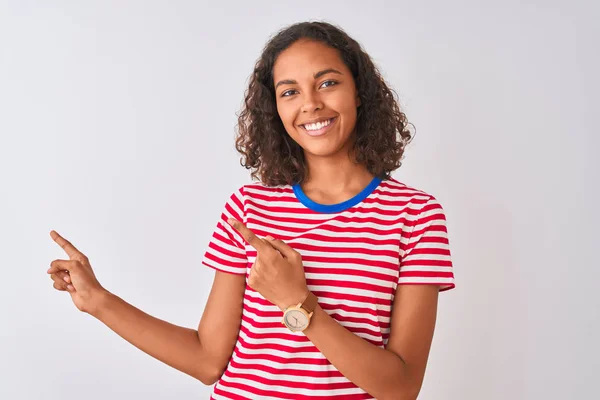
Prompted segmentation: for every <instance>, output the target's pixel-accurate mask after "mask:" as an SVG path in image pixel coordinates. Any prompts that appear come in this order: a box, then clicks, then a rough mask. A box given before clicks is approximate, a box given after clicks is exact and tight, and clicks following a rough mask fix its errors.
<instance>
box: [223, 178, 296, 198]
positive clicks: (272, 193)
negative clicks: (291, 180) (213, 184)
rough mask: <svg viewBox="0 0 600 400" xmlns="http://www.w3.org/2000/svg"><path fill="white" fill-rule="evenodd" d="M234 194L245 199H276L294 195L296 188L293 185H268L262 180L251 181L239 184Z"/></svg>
mask: <svg viewBox="0 0 600 400" xmlns="http://www.w3.org/2000/svg"><path fill="white" fill-rule="evenodd" d="M234 194H237V195H238V196H240V197H242V198H243V199H244V200H252V199H258V200H261V199H262V200H275V199H276V198H281V197H289V196H293V194H294V189H293V187H292V186H291V185H279V186H267V185H265V184H264V183H262V182H250V183H246V184H244V185H242V186H239V187H238V188H237V189H236V190H235V192H234Z"/></svg>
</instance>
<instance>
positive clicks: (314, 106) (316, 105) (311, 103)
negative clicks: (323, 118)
mask: <svg viewBox="0 0 600 400" xmlns="http://www.w3.org/2000/svg"><path fill="white" fill-rule="evenodd" d="M303 100H304V103H303V104H302V108H301V111H302V112H308V113H310V112H313V111H316V110H321V109H322V108H323V102H322V101H321V98H320V97H319V93H318V92H314V91H310V92H306V93H305V95H304V99H303Z"/></svg>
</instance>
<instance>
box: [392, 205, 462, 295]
mask: <svg viewBox="0 0 600 400" xmlns="http://www.w3.org/2000/svg"><path fill="white" fill-rule="evenodd" d="M401 253H402V254H401V257H400V275H399V277H398V284H399V285H402V284H430V285H439V286H440V291H444V290H449V289H453V288H454V287H455V284H454V272H453V267H452V259H451V255H450V244H449V241H448V230H447V227H446V216H445V214H444V210H443V208H442V206H441V205H440V203H439V202H438V201H437V200H436V199H435V198H434V197H433V196H430V198H429V199H428V200H427V201H426V202H425V203H424V204H423V207H422V208H421V210H420V211H419V215H418V216H417V219H416V220H415V222H414V225H413V229H412V232H411V234H410V236H409V238H408V241H407V242H406V243H405V244H404V246H402V247H401Z"/></svg>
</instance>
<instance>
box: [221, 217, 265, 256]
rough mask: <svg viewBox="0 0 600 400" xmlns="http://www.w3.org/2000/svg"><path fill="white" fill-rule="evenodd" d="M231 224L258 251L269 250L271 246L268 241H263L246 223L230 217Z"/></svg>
mask: <svg viewBox="0 0 600 400" xmlns="http://www.w3.org/2000/svg"><path fill="white" fill-rule="evenodd" d="M227 222H228V223H229V225H231V226H233V227H234V228H235V230H236V231H238V232H239V233H240V235H242V237H243V238H244V239H246V242H248V244H249V245H250V246H252V247H254V248H255V249H256V250H257V251H268V249H269V248H270V247H271V246H269V245H268V244H267V243H265V242H263V241H262V240H261V239H260V238H259V237H258V236H256V235H255V234H254V232H252V231H251V230H250V229H248V228H247V227H246V226H245V225H244V224H242V223H241V222H240V221H238V220H237V219H234V218H229V219H228V220H227Z"/></svg>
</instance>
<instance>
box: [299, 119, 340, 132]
mask: <svg viewBox="0 0 600 400" xmlns="http://www.w3.org/2000/svg"><path fill="white" fill-rule="evenodd" d="M335 120H337V117H334V118H330V119H327V120H325V121H321V122H317V123H315V124H305V125H300V127H301V128H302V130H304V132H306V133H307V134H308V135H310V136H321V135H323V134H325V132H327V131H328V130H329V128H330V127H331V125H333V123H334V122H335Z"/></svg>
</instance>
